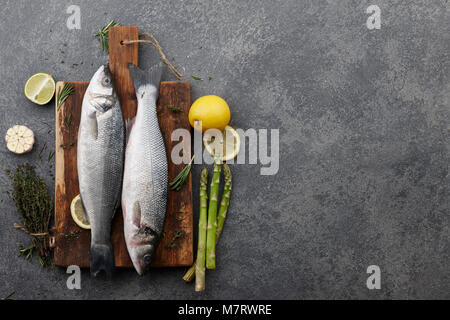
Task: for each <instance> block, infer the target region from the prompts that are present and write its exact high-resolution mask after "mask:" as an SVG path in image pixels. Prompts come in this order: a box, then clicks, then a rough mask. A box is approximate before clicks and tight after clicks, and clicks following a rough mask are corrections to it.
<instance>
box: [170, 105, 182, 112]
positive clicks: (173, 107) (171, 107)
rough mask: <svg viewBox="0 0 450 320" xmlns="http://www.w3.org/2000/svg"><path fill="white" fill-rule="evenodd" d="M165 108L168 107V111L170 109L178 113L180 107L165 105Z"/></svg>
mask: <svg viewBox="0 0 450 320" xmlns="http://www.w3.org/2000/svg"><path fill="white" fill-rule="evenodd" d="M167 109H169V110H170V111H172V112H173V113H178V112H180V111H181V108H180V107H177V106H167Z"/></svg>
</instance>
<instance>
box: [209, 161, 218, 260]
mask: <svg viewBox="0 0 450 320" xmlns="http://www.w3.org/2000/svg"><path fill="white" fill-rule="evenodd" d="M220 171H221V166H220V160H219V157H216V158H215V159H214V172H213V176H212V178H211V188H210V196H209V207H208V226H207V233H206V268H207V269H215V268H216V228H217V201H218V200H217V198H218V196H219V184H220Z"/></svg>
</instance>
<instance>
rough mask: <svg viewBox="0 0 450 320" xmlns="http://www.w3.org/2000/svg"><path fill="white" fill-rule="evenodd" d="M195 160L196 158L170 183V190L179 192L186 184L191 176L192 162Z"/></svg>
mask: <svg viewBox="0 0 450 320" xmlns="http://www.w3.org/2000/svg"><path fill="white" fill-rule="evenodd" d="M193 160H194V156H193V157H192V159H191V161H190V162H189V164H188V165H187V166H185V167H184V168H183V170H181V171H180V173H179V174H178V175H177V176H176V177H175V179H173V181H172V182H171V183H169V186H170V190H175V191H179V190H180V189H181V187H182V186H183V184H184V183H185V182H186V179H187V177H188V176H189V172H191V167H192V161H193Z"/></svg>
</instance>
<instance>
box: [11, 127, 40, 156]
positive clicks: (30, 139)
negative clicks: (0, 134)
mask: <svg viewBox="0 0 450 320" xmlns="http://www.w3.org/2000/svg"><path fill="white" fill-rule="evenodd" d="M5 141H6V146H7V148H8V150H9V151H11V152H14V153H17V154H22V153H26V152H29V151H31V149H33V145H34V133H33V131H31V130H30V129H28V128H27V127H25V126H21V125H15V126H14V127H12V128H9V129H8V131H7V132H6V136H5Z"/></svg>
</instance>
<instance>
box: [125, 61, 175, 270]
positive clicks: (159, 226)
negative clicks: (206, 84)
mask: <svg viewBox="0 0 450 320" xmlns="http://www.w3.org/2000/svg"><path fill="white" fill-rule="evenodd" d="M129 68H130V75H131V78H132V80H133V84H134V88H135V91H136V97H137V101H138V107H137V113H136V117H135V118H133V119H132V120H130V122H129V123H127V146H126V151H125V171H124V177H123V191H122V211H123V219H124V232H125V242H126V244H127V248H128V253H129V254H130V258H131V261H132V262H133V265H134V268H135V269H136V271H137V272H138V273H139V274H140V275H143V274H144V273H145V272H146V271H148V269H149V267H150V264H151V262H152V259H153V256H154V253H155V250H156V247H157V245H158V241H159V238H160V237H161V234H162V232H163V225H164V218H165V215H166V205H167V184H168V181H167V180H168V173H167V170H168V169H167V157H166V148H165V145H164V140H163V136H162V134H161V130H160V128H159V123H158V118H157V114H156V99H157V97H158V91H159V81H160V78H161V65H155V66H153V67H152V68H150V70H148V71H143V70H141V69H139V68H138V67H136V66H133V65H131V64H129Z"/></svg>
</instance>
